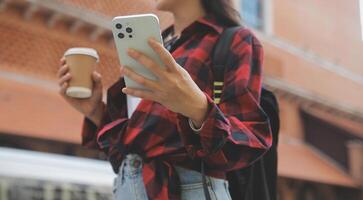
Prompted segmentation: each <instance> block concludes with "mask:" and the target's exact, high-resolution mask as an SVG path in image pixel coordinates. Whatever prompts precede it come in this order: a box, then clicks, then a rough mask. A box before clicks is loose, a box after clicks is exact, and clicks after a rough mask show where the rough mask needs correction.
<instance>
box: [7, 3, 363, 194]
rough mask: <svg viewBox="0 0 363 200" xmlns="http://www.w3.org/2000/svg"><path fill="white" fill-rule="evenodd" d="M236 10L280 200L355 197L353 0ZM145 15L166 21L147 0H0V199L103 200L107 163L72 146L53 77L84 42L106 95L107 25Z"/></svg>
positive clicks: (362, 182) (74, 134)
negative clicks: (271, 143) (274, 109)
mask: <svg viewBox="0 0 363 200" xmlns="http://www.w3.org/2000/svg"><path fill="white" fill-rule="evenodd" d="M235 3H236V6H237V8H238V9H239V11H240V13H241V15H242V18H243V21H244V24H245V25H246V26H248V27H250V28H251V29H253V31H254V32H255V33H256V35H257V37H258V38H259V39H260V40H261V41H262V43H263V46H264V49H265V65H264V84H265V85H266V87H268V88H269V89H271V90H272V91H274V92H275V94H276V95H277V97H278V99H279V103H280V110H281V111H280V117H281V131H280V140H279V147H278V153H279V164H278V173H279V180H278V195H279V199H281V200H305V199H307V200H322V199H323V200H325V199H327V200H359V199H363V194H362V193H363V27H362V26H363V1H362V0H346V1H342V0H329V1H327V0H304V1H292V0H235ZM150 12H152V13H155V14H157V15H158V16H159V17H160V20H161V26H162V28H163V29H164V28H166V27H167V26H169V25H171V24H172V18H171V16H170V15H169V14H167V13H160V12H156V11H155V10H154V8H153V1H150V0H132V1H126V0H102V1H101V0H98V1H96V0H0V200H8V199H46V200H50V199H60V200H70V199H74V200H79V199H90V200H98V199H111V194H112V189H111V188H112V181H113V180H112V178H113V177H114V174H113V172H112V170H111V167H110V166H109V164H108V162H107V161H105V157H104V155H102V154H100V153H98V152H97V151H92V150H88V149H85V148H83V147H81V146H80V130H81V125H82V119H83V117H82V116H81V115H80V114H79V113H77V112H76V111H74V110H73V109H72V108H71V107H70V106H68V105H67V103H66V102H65V101H64V100H63V99H62V98H61V97H60V95H59V94H58V90H59V89H58V86H57V78H56V71H57V69H58V67H59V64H58V63H59V58H60V57H61V56H62V55H63V53H64V51H65V50H66V49H68V48H70V47H75V46H86V47H92V48H95V49H97V50H98V52H99V54H100V57H101V62H100V64H99V68H98V71H99V72H100V73H101V74H102V75H103V77H104V85H105V86H106V87H105V88H107V87H108V86H110V85H111V84H112V83H113V82H115V81H116V80H117V79H118V75H119V70H118V68H119V63H118V58H117V55H116V51H115V47H114V44H113V38H112V33H111V31H110V26H109V24H110V20H111V19H112V18H113V17H114V16H117V15H127V14H139V13H150Z"/></svg>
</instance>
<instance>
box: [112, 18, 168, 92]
mask: <svg viewBox="0 0 363 200" xmlns="http://www.w3.org/2000/svg"><path fill="white" fill-rule="evenodd" d="M112 32H113V37H114V40H115V44H116V49H117V53H118V57H119V59H120V63H121V65H127V66H128V67H130V68H131V69H132V70H133V71H135V72H136V73H138V74H140V75H142V76H144V77H146V78H148V79H152V80H157V77H156V76H155V75H154V74H153V73H152V72H151V71H149V70H148V69H147V68H145V67H144V66H143V65H141V64H140V63H138V62H136V61H135V60H134V59H132V58H131V57H129V56H128V54H127V49H129V48H133V49H135V50H138V51H140V52H142V53H144V54H145V55H147V56H149V57H150V58H152V59H153V60H154V61H156V62H157V63H158V64H160V66H163V64H162V62H161V59H160V58H159V56H158V55H157V54H156V53H155V52H154V50H153V49H152V48H151V47H150V46H149V44H148V39H149V38H150V37H153V38H155V39H156V40H157V41H158V42H160V43H161V44H162V43H163V41H162V37H161V31H160V25H159V19H158V17H157V16H156V15H154V14H142V15H129V16H118V17H115V18H114V19H113V20H112ZM125 83H126V86H127V87H130V88H138V89H145V88H144V87H143V86H142V85H140V84H138V83H136V82H135V81H133V80H131V79H129V78H128V77H127V76H125Z"/></svg>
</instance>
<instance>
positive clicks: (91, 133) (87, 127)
mask: <svg viewBox="0 0 363 200" xmlns="http://www.w3.org/2000/svg"><path fill="white" fill-rule="evenodd" d="M110 121H111V120H110V117H109V115H108V113H107V109H106V105H105V103H103V114H102V118H101V123H100V125H99V126H98V127H97V126H96V124H95V123H93V122H92V121H91V120H90V119H88V118H87V117H84V119H83V125H82V131H81V136H82V145H83V146H86V147H90V148H98V145H97V133H98V132H99V131H100V130H101V129H102V127H103V126H105V125H106V124H107V123H109V122H110Z"/></svg>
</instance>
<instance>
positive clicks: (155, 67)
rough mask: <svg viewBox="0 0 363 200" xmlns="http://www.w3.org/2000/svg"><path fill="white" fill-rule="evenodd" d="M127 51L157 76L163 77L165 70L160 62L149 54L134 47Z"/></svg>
mask: <svg viewBox="0 0 363 200" xmlns="http://www.w3.org/2000/svg"><path fill="white" fill-rule="evenodd" d="M127 53H128V54H129V56H131V57H132V58H133V59H135V60H136V61H137V62H139V63H140V64H142V65H143V66H145V67H146V68H147V69H149V70H150V71H151V72H153V73H154V74H155V75H156V76H157V77H159V78H162V77H163V76H164V75H165V71H164V70H163V69H162V68H161V66H159V64H157V63H156V62H155V61H154V60H152V59H151V58H149V57H148V56H146V55H144V54H142V53H140V52H138V51H136V50H133V49H129V50H128V51H127Z"/></svg>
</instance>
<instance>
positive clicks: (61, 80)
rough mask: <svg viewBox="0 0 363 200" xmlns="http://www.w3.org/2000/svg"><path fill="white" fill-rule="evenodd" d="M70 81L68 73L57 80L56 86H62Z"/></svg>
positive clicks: (70, 76)
mask: <svg viewBox="0 0 363 200" xmlns="http://www.w3.org/2000/svg"><path fill="white" fill-rule="evenodd" d="M71 79H72V75H71V74H70V73H67V74H65V75H64V76H62V77H61V78H60V79H59V80H58V84H59V86H61V87H62V86H63V84H64V83H66V82H68V81H69V80H71Z"/></svg>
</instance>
